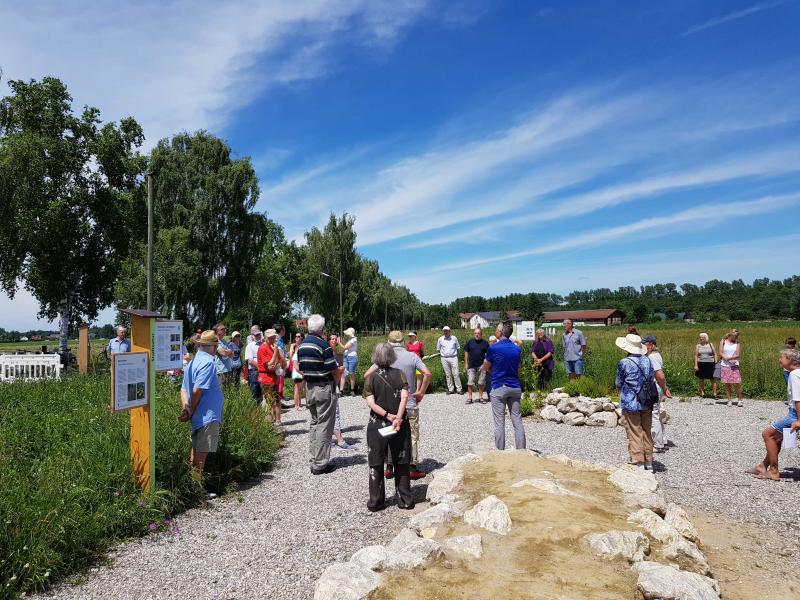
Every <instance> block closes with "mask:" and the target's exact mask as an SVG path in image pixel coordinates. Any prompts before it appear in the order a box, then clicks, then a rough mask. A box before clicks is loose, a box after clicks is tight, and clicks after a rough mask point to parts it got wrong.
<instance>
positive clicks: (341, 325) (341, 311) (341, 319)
mask: <svg viewBox="0 0 800 600" xmlns="http://www.w3.org/2000/svg"><path fill="white" fill-rule="evenodd" d="M319 274H320V275H322V276H323V277H328V278H330V279H333V280H334V281H338V282H339V334H342V333H343V332H344V309H343V303H342V272H341V271H339V278H338V279H337V278H336V277H334V276H333V275H328V274H327V273H325V272H323V271H320V272H319Z"/></svg>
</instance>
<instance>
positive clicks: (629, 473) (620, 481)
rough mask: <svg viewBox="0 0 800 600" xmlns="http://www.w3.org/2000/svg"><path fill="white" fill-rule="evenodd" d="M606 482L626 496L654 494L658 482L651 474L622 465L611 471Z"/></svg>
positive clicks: (634, 466)
mask: <svg viewBox="0 0 800 600" xmlns="http://www.w3.org/2000/svg"><path fill="white" fill-rule="evenodd" d="M608 480H609V481H610V482H611V483H613V484H614V485H615V486H617V487H618V488H619V489H620V490H622V491H623V492H624V493H626V494H638V493H641V492H655V491H656V490H658V480H657V479H656V478H655V476H654V475H653V473H652V472H650V471H645V470H644V469H640V468H638V467H637V466H636V465H623V466H621V467H619V468H617V469H614V471H612V473H611V475H609V476H608Z"/></svg>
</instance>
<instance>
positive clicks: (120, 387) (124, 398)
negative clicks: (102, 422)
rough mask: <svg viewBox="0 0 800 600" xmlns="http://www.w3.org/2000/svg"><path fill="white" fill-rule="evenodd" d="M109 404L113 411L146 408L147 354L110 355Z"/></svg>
mask: <svg viewBox="0 0 800 600" xmlns="http://www.w3.org/2000/svg"><path fill="white" fill-rule="evenodd" d="M111 359H112V363H111V402H112V406H113V409H114V411H120V410H130V409H131V408H138V407H140V406H147V402H148V398H149V397H150V393H149V392H150V390H149V387H150V375H149V369H148V356H147V352H123V353H120V354H112V355H111Z"/></svg>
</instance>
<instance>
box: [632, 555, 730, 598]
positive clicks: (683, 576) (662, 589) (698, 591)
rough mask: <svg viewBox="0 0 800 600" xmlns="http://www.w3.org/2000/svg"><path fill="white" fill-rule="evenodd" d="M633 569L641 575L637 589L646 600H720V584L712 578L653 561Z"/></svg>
mask: <svg viewBox="0 0 800 600" xmlns="http://www.w3.org/2000/svg"><path fill="white" fill-rule="evenodd" d="M632 568H633V570H634V571H636V572H637V573H638V574H639V581H638V583H637V587H638V588H639V591H640V592H642V595H643V596H644V598H645V600H719V584H718V583H717V582H716V581H714V580H713V579H711V578H710V577H705V576H703V575H698V574H697V573H689V572H687V571H679V570H678V569H675V568H673V567H668V566H667V565H662V564H659V563H657V562H651V561H642V562H638V563H634V565H633V567H632Z"/></svg>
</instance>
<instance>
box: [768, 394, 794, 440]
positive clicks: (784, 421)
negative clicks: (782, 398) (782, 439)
mask: <svg viewBox="0 0 800 600" xmlns="http://www.w3.org/2000/svg"><path fill="white" fill-rule="evenodd" d="M795 421H797V411H796V410H795V403H794V402H791V403H790V404H789V414H787V415H784V416H783V417H781V418H780V419H778V420H777V421H775V422H774V423H773V424H772V428H773V429H775V430H777V432H778V433H783V430H784V429H789V428H790V427H791V426H792V423H794V422H795Z"/></svg>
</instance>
